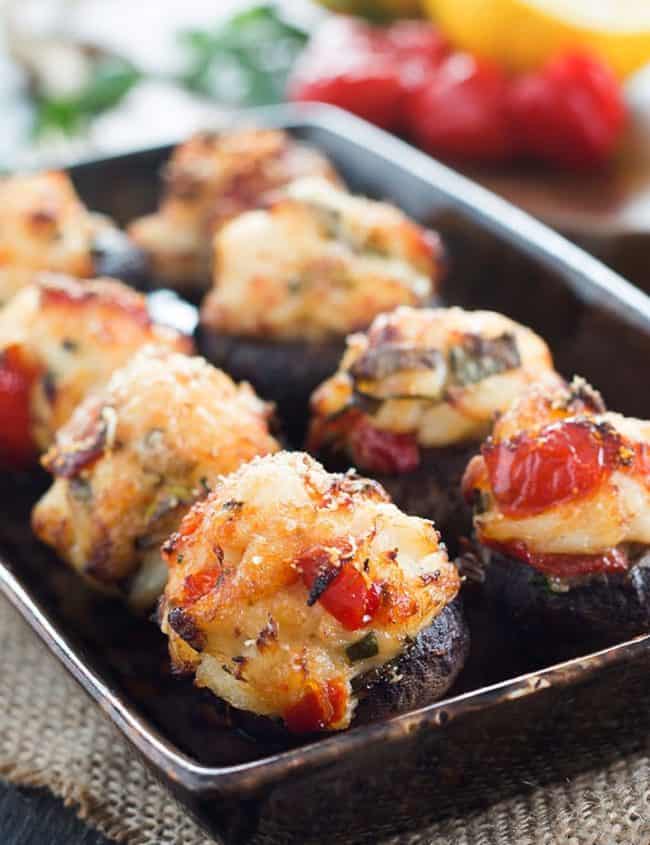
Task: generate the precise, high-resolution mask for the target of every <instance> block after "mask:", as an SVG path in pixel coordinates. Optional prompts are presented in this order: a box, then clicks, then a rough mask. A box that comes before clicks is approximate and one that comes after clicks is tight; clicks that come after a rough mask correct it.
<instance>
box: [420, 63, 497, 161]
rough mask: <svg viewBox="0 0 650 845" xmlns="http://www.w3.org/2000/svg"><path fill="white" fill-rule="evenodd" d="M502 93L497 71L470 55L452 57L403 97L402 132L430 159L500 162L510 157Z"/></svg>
mask: <svg viewBox="0 0 650 845" xmlns="http://www.w3.org/2000/svg"><path fill="white" fill-rule="evenodd" d="M507 91H508V84H507V80H506V77H505V75H504V73H503V72H502V71H501V69H500V68H499V67H498V66H497V65H495V64H492V62H489V61H487V60H484V59H478V58H476V57H474V56H472V55H470V54H469V53H452V54H451V55H450V56H448V57H447V58H446V59H445V60H444V61H443V62H442V64H440V66H439V67H438V68H437V69H435V70H433V71H432V72H431V73H429V74H428V75H427V77H426V79H425V80H424V81H423V83H422V84H421V85H419V86H417V87H415V88H414V90H413V91H412V92H411V94H410V95H409V96H408V97H407V99H406V103H405V115H404V119H405V121H406V125H407V130H408V132H409V134H410V135H411V137H412V138H413V139H414V140H415V142H416V143H417V144H418V145H419V146H420V147H422V149H424V150H426V151H427V152H428V153H431V155H434V156H441V157H443V158H450V159H457V160H472V161H498V160H501V159H504V158H506V157H508V156H509V155H510V153H511V135H510V125H509V120H508V109H507Z"/></svg>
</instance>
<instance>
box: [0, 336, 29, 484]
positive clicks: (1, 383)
mask: <svg viewBox="0 0 650 845" xmlns="http://www.w3.org/2000/svg"><path fill="white" fill-rule="evenodd" d="M37 376H38V369H37V367H35V366H34V365H33V364H31V363H30V362H29V361H27V359H26V358H25V356H24V354H23V353H22V351H21V349H20V347H19V346H10V347H8V348H7V349H5V350H4V351H3V352H1V353H0V466H2V467H6V468H9V469H25V468H26V467H27V466H29V465H30V464H32V463H33V462H34V461H35V460H36V456H37V454H38V450H37V448H36V444H35V443H34V441H33V439H32V435H31V411H30V404H31V391H32V385H33V384H34V381H35V380H36V378H37Z"/></svg>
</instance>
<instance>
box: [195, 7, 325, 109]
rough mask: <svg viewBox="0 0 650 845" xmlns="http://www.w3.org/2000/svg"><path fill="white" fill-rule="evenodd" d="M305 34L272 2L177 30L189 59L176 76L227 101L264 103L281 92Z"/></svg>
mask: <svg viewBox="0 0 650 845" xmlns="http://www.w3.org/2000/svg"><path fill="white" fill-rule="evenodd" d="M307 38H308V35H307V33H306V32H304V31H303V30H301V29H298V28H297V27H296V26H293V25H292V24H290V23H288V22H287V21H286V20H285V19H284V18H283V16H282V15H281V13H280V12H279V11H278V10H277V9H276V8H275V5H274V4H272V3H263V4H261V5H259V6H255V7H253V8H251V9H246V10H245V11H243V12H240V13H239V14H236V15H234V16H233V17H231V18H230V19H229V20H227V21H226V22H225V23H224V24H222V25H221V26H219V27H218V28H216V29H214V30H210V29H202V30H191V31H186V32H183V33H181V35H180V39H181V44H182V46H183V47H184V48H185V53H186V55H187V63H186V66H185V69H184V70H183V72H182V73H181V75H180V81H181V82H182V83H183V84H184V85H186V86H187V87H188V88H190V89H191V90H193V91H197V92H199V93H201V94H207V95H208V96H210V97H213V98H214V99H216V100H219V101H220V102H222V103H229V104H231V105H250V106H255V105H267V104H269V103H279V102H281V101H282V99H283V98H284V91H285V88H286V83H287V78H288V75H289V71H290V69H291V67H292V65H293V63H294V60H295V59H296V57H297V56H298V54H299V53H300V52H301V51H302V49H303V47H304V46H305V44H306V43H307Z"/></svg>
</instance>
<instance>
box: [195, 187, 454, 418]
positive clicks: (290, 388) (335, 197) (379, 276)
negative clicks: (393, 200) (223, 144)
mask: <svg viewBox="0 0 650 845" xmlns="http://www.w3.org/2000/svg"><path fill="white" fill-rule="evenodd" d="M439 261H440V244H439V241H438V238H437V236H436V235H434V234H433V233H431V232H427V231H426V230H424V229H423V228H422V227H420V226H418V225H417V224H416V223H414V222H413V221H411V220H409V219H408V218H407V217H406V216H405V215H404V214H402V212H401V211H399V210H398V209H397V208H395V207H393V206H391V205H387V204H385V203H379V202H374V201H371V200H368V199H365V198H362V197H354V196H351V195H350V194H348V193H346V192H345V191H343V190H340V189H338V188H336V187H335V186H332V185H330V184H328V183H327V182H324V181H323V180H316V179H307V180H301V181H299V182H295V183H293V184H292V185H290V186H289V187H288V188H287V190H286V192H285V196H284V197H283V198H282V199H280V200H279V201H278V202H277V203H275V204H274V205H273V206H271V208H269V209H267V210H258V211H254V212H250V213H248V214H244V215H242V216H240V217H239V218H237V219H236V220H234V221H233V222H231V223H230V224H228V225H227V226H225V227H224V228H223V229H222V230H221V232H220V234H219V235H218V236H217V238H216V239H215V278H214V288H213V289H212V291H211V292H210V293H209V294H208V296H207V297H206V299H205V300H204V302H203V306H202V308H201V327H200V337H199V343H200V344H201V347H202V350H203V352H204V354H205V355H206V357H208V358H209V359H210V360H212V361H213V362H214V363H216V364H217V365H218V366H222V367H223V368H224V369H226V370H228V371H229V372H231V373H233V375H234V376H235V377H236V378H245V379H247V380H249V381H251V382H252V383H253V384H254V385H255V387H256V388H257V389H258V390H259V392H260V393H261V394H262V395H263V396H265V397H267V398H270V399H273V400H275V401H276V402H277V403H278V405H279V408H280V412H281V414H283V415H284V417H285V419H286V420H287V421H289V422H291V421H293V422H294V423H295V422H296V421H302V420H304V417H305V415H306V411H307V405H308V401H309V395H310V393H311V391H312V390H313V389H314V388H315V387H316V385H317V384H319V383H320V382H321V381H322V380H323V379H324V378H326V377H327V376H328V375H330V374H331V373H333V372H334V371H335V369H336V366H337V363H338V361H339V359H340V357H341V354H342V352H343V350H344V348H345V337H346V335H347V334H349V333H350V332H352V331H358V330H360V329H364V328H366V327H367V326H368V325H369V324H370V322H371V321H372V319H373V317H375V316H376V315H377V314H379V313H381V312H382V311H387V310H391V309H393V308H395V307H397V306H398V305H412V306H420V305H425V304H427V303H430V302H431V299H432V298H433V296H434V295H435V292H436V285H437V281H438V276H439ZM303 429H304V425H303Z"/></svg>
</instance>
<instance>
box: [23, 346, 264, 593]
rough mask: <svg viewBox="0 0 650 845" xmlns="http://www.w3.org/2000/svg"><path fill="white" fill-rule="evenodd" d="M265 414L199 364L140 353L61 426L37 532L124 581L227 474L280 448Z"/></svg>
mask: <svg viewBox="0 0 650 845" xmlns="http://www.w3.org/2000/svg"><path fill="white" fill-rule="evenodd" d="M269 413H270V408H269V406H268V405H266V404H265V403H263V402H262V401H261V400H259V399H258V398H257V397H256V396H255V394H254V393H253V391H252V390H251V388H250V387H249V386H248V385H246V384H242V385H239V386H237V385H235V384H234V382H233V381H232V380H231V379H230V378H229V377H228V376H227V375H226V374H225V373H223V372H221V371H220V370H217V369H215V368H214V367H211V366H210V365H209V364H207V363H206V362H205V361H204V360H203V359H201V358H190V357H188V356H185V355H182V354H177V353H173V352H170V351H169V350H166V349H162V348H160V347H146V348H144V349H142V350H141V351H140V352H139V353H138V354H136V355H135V357H134V358H133V359H132V360H131V361H130V362H129V363H128V364H127V365H126V366H125V367H124V368H123V369H121V370H118V371H116V372H115V373H114V375H113V377H112V379H111V381H110V382H109V384H108V385H107V387H106V388H105V389H104V390H103V391H101V392H99V393H95V394H93V395H92V396H90V397H88V398H87V399H86V400H85V401H84V402H83V403H82V404H81V405H80V406H79V407H78V408H77V410H76V412H75V413H74V415H73V416H72V418H71V420H70V421H69V423H68V424H67V425H66V426H65V427H64V428H63V429H61V431H60V432H59V433H58V435H57V439H56V444H55V446H54V447H53V448H52V449H50V451H49V452H48V453H47V455H46V456H45V458H44V459H43V463H44V466H45V467H46V469H48V470H49V471H50V472H51V473H52V474H53V475H54V476H55V481H54V484H53V486H52V487H51V488H50V490H49V491H48V492H47V493H46V494H45V496H44V497H43V498H42V499H41V501H40V502H39V503H38V504H37V505H36V507H35V509H34V515H33V525H34V531H35V532H36V534H37V535H38V536H39V537H40V538H41V539H42V540H43V541H44V542H46V543H48V544H49V545H52V546H54V548H55V549H56V550H57V552H58V554H59V556H60V557H62V558H63V559H64V560H66V561H68V562H69V563H70V564H71V565H72V566H74V567H75V568H76V569H77V570H78V571H80V572H81V573H82V574H84V575H86V576H88V577H89V578H91V579H93V580H95V581H96V582H99V583H101V584H103V585H108V586H112V587H119V586H120V584H121V582H122V581H123V580H124V579H125V578H128V577H132V576H133V575H134V574H135V573H137V571H138V568H139V567H140V566H141V565H142V563H143V562H144V561H145V559H146V558H147V557H148V556H151V555H153V556H157V550H158V547H159V546H160V543H161V542H162V540H163V539H164V538H165V537H166V536H167V535H168V534H169V532H170V531H172V530H173V529H174V527H175V526H176V525H177V524H178V522H179V520H180V518H181V516H182V515H183V513H185V511H186V510H187V509H188V508H189V506H190V504H191V503H192V502H193V501H195V500H196V499H198V498H200V497H201V496H204V495H205V494H206V493H207V491H208V490H209V489H210V487H211V486H212V485H214V484H215V482H216V480H217V479H218V477H219V476H220V475H221V474H222V473H228V472H231V471H233V470H234V469H236V468H237V467H238V466H239V465H240V464H241V463H243V462H244V461H246V460H249V459H250V458H252V457H254V456H256V455H263V454H266V453H268V452H273V451H275V450H276V449H277V448H278V445H277V443H276V441H275V440H274V439H273V437H271V435H270V434H269V431H268V425H267V419H268V415H269Z"/></svg>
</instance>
